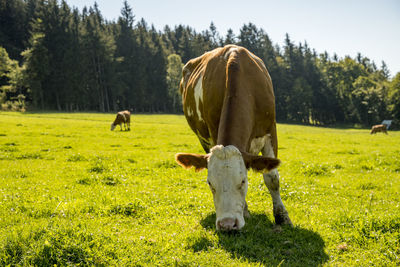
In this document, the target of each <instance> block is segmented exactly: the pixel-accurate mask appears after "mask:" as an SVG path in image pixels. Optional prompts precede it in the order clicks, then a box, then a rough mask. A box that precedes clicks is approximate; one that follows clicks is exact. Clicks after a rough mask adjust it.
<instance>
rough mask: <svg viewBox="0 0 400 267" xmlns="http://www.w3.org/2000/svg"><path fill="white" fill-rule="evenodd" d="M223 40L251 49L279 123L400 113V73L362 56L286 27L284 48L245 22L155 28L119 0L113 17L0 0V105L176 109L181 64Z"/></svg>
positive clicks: (52, 1)
mask: <svg viewBox="0 0 400 267" xmlns="http://www.w3.org/2000/svg"><path fill="white" fill-rule="evenodd" d="M226 44H238V45H241V46H244V47H246V48H247V49H249V50H250V51H251V52H253V53H255V54H256V55H257V56H259V57H260V58H261V59H262V60H263V61H264V63H265V65H266V66H267V68H268V71H269V72H270V75H271V77H272V81H273V85H274V90H275V97H276V114H277V120H278V121H285V122H297V123H307V124H318V125H326V124H334V123H359V124H363V125H370V124H374V123H378V122H380V121H382V120H383V119H392V118H399V117H400V73H397V74H396V75H395V76H394V77H393V78H391V77H390V72H389V70H388V68H387V66H386V64H385V62H383V61H382V62H381V64H380V66H379V67H378V66H377V65H376V64H375V62H373V61H371V60H370V59H369V58H367V57H365V56H363V55H361V54H357V55H356V57H355V58H352V57H350V56H345V57H344V58H339V57H338V56H337V55H336V54H333V55H329V54H328V53H327V52H324V53H317V52H316V50H315V49H312V48H310V47H309V45H308V44H307V43H306V42H304V43H298V44H296V43H294V42H293V41H292V40H291V39H290V37H289V35H288V34H286V38H285V40H284V44H283V46H279V45H276V44H273V42H272V41H271V39H270V38H269V36H268V34H267V33H266V32H265V31H264V30H263V29H261V28H258V27H257V26H256V25H254V24H252V23H248V24H244V25H243V26H242V28H241V29H240V32H239V34H238V35H235V34H234V32H233V31H232V30H231V29H230V30H228V31H227V33H226V35H224V36H222V35H220V33H219V32H218V31H217V29H216V27H215V25H214V24H213V23H212V22H211V24H210V26H209V28H208V29H206V30H204V31H202V32H196V31H195V30H194V29H193V28H191V27H190V26H185V25H177V26H175V27H174V28H171V27H170V26H165V27H164V29H163V30H162V31H159V30H156V29H155V27H154V26H152V25H148V24H147V22H146V21H145V20H144V19H140V20H137V19H136V17H135V15H134V12H133V8H132V7H131V6H130V5H129V4H128V3H127V1H124V2H123V3H122V9H121V14H120V16H119V17H118V19H117V20H116V21H108V20H106V19H105V18H104V17H103V16H102V14H101V12H100V10H99V7H98V5H97V4H96V3H95V4H94V5H93V6H91V7H84V8H83V9H82V10H81V11H80V10H78V9H77V8H71V7H70V6H69V5H68V4H67V2H66V1H64V0H61V1H58V0H0V104H1V106H2V109H15V110H18V109H19V110H23V109H25V106H26V105H28V107H29V108H31V109H41V110H59V111H100V112H110V111H117V110H121V109H130V110H132V111H134V112H168V113H181V112H182V107H181V99H180V96H179V93H178V86H179V80H180V76H181V69H182V66H183V64H184V63H186V62H187V61H188V60H189V59H191V58H194V57H197V56H200V55H201V54H203V53H204V52H206V51H209V50H212V49H213V48H216V47H219V46H223V45H226Z"/></svg>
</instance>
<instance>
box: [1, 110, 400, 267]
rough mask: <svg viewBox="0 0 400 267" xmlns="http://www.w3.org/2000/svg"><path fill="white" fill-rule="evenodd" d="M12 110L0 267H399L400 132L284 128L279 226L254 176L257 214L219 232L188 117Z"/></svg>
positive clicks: (5, 152) (5, 145)
mask: <svg viewBox="0 0 400 267" xmlns="http://www.w3.org/2000/svg"><path fill="white" fill-rule="evenodd" d="M113 119H114V115H113V114H94V113H84V114H77V113H72V114H67V113H32V114H29V113H28V114H19V113H8V112H2V113H0V266H4V265H36V266H49V265H53V264H57V265H62V266H65V265H74V266H76V265H100V266H109V265H118V266H124V265H130V266H131V265H141V266H154V265H158V266H170V265H178V266H199V265H200V266H259V265H266V266H278V265H280V266H318V265H328V266H398V265H399V264H400V132H389V135H388V136H386V135H383V134H377V135H373V136H371V135H370V134H369V131H368V130H363V129H357V130H352V129H330V128H316V127H307V126H296V125H285V124H279V125H278V136H279V158H280V159H281V160H282V165H281V167H280V168H279V170H280V174H281V195H282V199H283V201H284V203H285V205H286V207H287V209H288V211H289V214H290V217H291V219H292V221H293V223H294V225H295V227H294V228H287V227H283V228H279V227H276V226H274V224H273V216H272V201H271V197H270V195H269V193H268V190H267V189H266V187H265V185H264V184H263V181H262V177H261V175H260V174H256V173H254V172H249V193H248V195H247V201H248V204H249V209H250V213H251V218H250V219H247V220H246V225H245V227H244V228H243V230H242V231H240V232H239V233H236V234H226V233H219V232H216V231H215V212H214V207H213V202H212V194H211V192H210V191H209V189H208V186H207V184H206V175H207V172H206V171H203V172H199V173H196V172H194V171H193V170H190V171H187V170H184V169H182V168H180V167H179V166H178V165H177V164H175V162H174V154H175V153H177V152H193V153H196V152H198V153H202V149H201V146H200V144H199V142H198V140H197V138H196V137H195V135H194V134H193V133H192V132H191V130H190V129H189V127H188V125H187V123H186V121H185V119H184V117H183V116H174V115H134V116H133V122H132V126H131V128H132V131H130V132H120V131H119V130H118V129H119V127H118V128H117V130H116V131H114V132H111V131H110V129H109V125H110V123H111V122H112V120H113Z"/></svg>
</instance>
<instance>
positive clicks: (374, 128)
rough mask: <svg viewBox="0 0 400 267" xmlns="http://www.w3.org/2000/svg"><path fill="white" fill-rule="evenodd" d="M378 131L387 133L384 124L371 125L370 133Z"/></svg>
mask: <svg viewBox="0 0 400 267" xmlns="http://www.w3.org/2000/svg"><path fill="white" fill-rule="evenodd" d="M379 132H382V133H385V134H388V133H387V130H386V124H378V125H374V126H372V128H371V134H376V133H379Z"/></svg>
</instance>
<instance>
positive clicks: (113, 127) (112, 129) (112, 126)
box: [111, 122, 117, 131]
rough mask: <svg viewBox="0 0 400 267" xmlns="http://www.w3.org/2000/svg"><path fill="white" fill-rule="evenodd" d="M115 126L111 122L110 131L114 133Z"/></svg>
mask: <svg viewBox="0 0 400 267" xmlns="http://www.w3.org/2000/svg"><path fill="white" fill-rule="evenodd" d="M115 126H117V125H114V123H113V122H112V123H111V131H114V129H115Z"/></svg>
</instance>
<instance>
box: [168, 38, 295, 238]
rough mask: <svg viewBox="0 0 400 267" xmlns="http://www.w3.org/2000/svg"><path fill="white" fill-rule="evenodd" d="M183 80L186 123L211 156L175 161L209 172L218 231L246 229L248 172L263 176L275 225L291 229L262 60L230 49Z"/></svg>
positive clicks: (195, 64)
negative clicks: (279, 172)
mask: <svg viewBox="0 0 400 267" xmlns="http://www.w3.org/2000/svg"><path fill="white" fill-rule="evenodd" d="M182 76H183V77H182V80H181V82H180V93H181V95H182V103H183V110H184V113H185V116H186V120H187V121H188V124H189V126H190V127H191V129H192V130H193V132H194V133H195V134H196V135H197V137H198V138H199V140H200V143H201V145H202V146H203V148H204V150H205V151H206V153H207V154H205V155H201V154H189V153H178V154H176V156H175V159H176V161H177V162H178V164H180V165H181V166H182V167H184V168H190V167H194V168H195V169H196V171H199V170H201V169H204V168H208V177H207V182H208V184H209V186H210V189H211V191H212V194H213V198H214V206H215V210H216V217H217V218H216V228H217V230H227V231H228V230H238V229H241V228H242V227H243V226H244V224H245V221H244V216H246V217H247V216H248V215H249V213H248V209H247V203H246V200H245V197H246V193H247V186H248V180H247V169H249V168H251V169H253V170H256V171H258V172H262V173H263V176H264V182H265V184H266V185H267V187H268V189H269V192H270V193H271V197H272V201H273V212H274V217H275V222H276V223H277V224H288V225H291V224H292V223H291V221H290V218H289V215H288V212H287V211H286V209H285V206H284V205H283V203H282V200H281V196H280V193H279V174H278V171H277V170H276V168H277V167H278V165H279V163H280V161H279V160H278V159H277V158H276V157H277V153H278V145H277V134H276V122H275V97H274V91H273V88H272V82H271V78H270V76H269V74H268V71H267V69H266V67H265V65H264V63H263V61H262V60H261V59H259V58H258V57H257V56H255V55H254V54H252V53H251V52H249V51H248V50H247V49H245V48H243V47H240V46H235V45H227V46H225V47H223V48H217V49H215V50H213V51H210V52H207V53H205V54H204V55H202V56H200V57H198V58H194V59H192V60H190V61H189V62H188V63H187V64H186V65H185V66H184V67H183V70H182ZM260 152H261V153H262V156H260V155H258V154H259V153H260Z"/></svg>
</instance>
